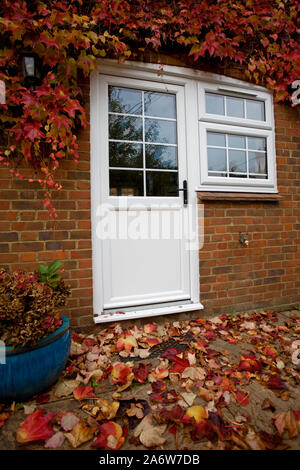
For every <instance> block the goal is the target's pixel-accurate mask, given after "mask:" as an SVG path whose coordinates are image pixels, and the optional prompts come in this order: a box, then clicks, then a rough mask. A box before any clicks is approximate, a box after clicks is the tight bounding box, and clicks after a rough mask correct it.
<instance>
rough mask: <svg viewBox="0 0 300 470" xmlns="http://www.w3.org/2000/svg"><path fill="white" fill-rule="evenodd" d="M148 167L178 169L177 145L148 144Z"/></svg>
mask: <svg viewBox="0 0 300 470" xmlns="http://www.w3.org/2000/svg"><path fill="white" fill-rule="evenodd" d="M146 167H147V168H168V169H170V170H177V147H169V146H166V145H146Z"/></svg>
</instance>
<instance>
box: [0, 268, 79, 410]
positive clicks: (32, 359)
mask: <svg viewBox="0 0 300 470" xmlns="http://www.w3.org/2000/svg"><path fill="white" fill-rule="evenodd" d="M62 265H63V263H61V262H60V261H54V262H53V263H52V264H50V266H46V265H41V266H39V268H38V271H37V272H28V273H25V272H19V271H17V272H13V273H8V272H6V271H5V270H0V341H1V342H0V403H1V402H8V401H13V400H14V401H22V400H26V399H28V398H30V397H32V396H33V395H36V394H39V393H41V392H43V391H44V390H45V389H47V388H48V387H50V386H51V385H52V384H53V383H54V382H55V381H56V380H57V379H58V377H59V375H60V373H61V371H62V370H63V368H64V366H65V364H66V361H67V358H68V354H69V349H70V341H71V339H70V332H69V320H68V318H67V317H66V316H65V315H62V314H61V313H59V311H58V309H59V308H61V307H63V306H64V305H65V301H66V299H67V297H68V295H69V294H70V291H69V289H68V287H66V285H65V283H64V281H63V280H62V279H61V274H60V270H61V268H62Z"/></svg>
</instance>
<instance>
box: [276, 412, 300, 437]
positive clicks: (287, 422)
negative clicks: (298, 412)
mask: <svg viewBox="0 0 300 470" xmlns="http://www.w3.org/2000/svg"><path fill="white" fill-rule="evenodd" d="M274 424H275V427H276V429H277V431H278V432H279V435H280V436H282V435H283V433H284V431H288V434H289V438H290V439H291V438H292V437H296V436H298V428H297V421H296V417H295V414H294V413H293V411H292V410H289V411H282V412H281V413H278V414H277V415H276V416H275V417H274Z"/></svg>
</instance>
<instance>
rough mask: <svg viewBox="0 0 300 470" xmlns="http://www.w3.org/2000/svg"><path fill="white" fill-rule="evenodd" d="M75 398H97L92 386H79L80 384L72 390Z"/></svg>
mask: <svg viewBox="0 0 300 470" xmlns="http://www.w3.org/2000/svg"><path fill="white" fill-rule="evenodd" d="M73 395H74V398H75V400H79V401H80V400H84V399H86V398H97V395H95V393H94V390H93V387H81V386H80V385H79V386H78V387H76V388H75V390H73Z"/></svg>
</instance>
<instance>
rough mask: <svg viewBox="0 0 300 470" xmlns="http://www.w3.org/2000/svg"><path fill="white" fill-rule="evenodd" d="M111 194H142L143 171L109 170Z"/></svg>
mask: <svg viewBox="0 0 300 470" xmlns="http://www.w3.org/2000/svg"><path fill="white" fill-rule="evenodd" d="M109 187H110V195H111V196H143V195H144V187H143V172H142V171H134V170H110V171H109Z"/></svg>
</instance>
